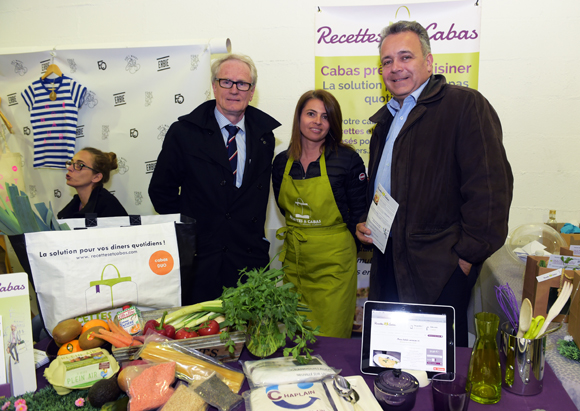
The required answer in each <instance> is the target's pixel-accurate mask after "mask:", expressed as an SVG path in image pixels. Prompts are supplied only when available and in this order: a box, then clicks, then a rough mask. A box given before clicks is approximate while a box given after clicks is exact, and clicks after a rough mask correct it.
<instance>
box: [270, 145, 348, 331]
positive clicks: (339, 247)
mask: <svg viewBox="0 0 580 411" xmlns="http://www.w3.org/2000/svg"><path fill="white" fill-rule="evenodd" d="M293 162H294V160H293V159H292V158H289V159H288V162H287V163H286V169H285V170H284V176H283V178H282V184H281V186H280V194H279V196H278V204H279V205H280V207H281V208H282V209H284V214H285V216H286V227H282V228H280V229H279V230H278V231H277V233H276V237H277V238H278V239H279V240H282V239H284V251H282V254H281V255H280V261H282V263H283V265H285V266H287V267H286V268H285V269H284V271H285V277H284V281H285V282H288V281H291V282H292V283H293V284H294V285H295V286H296V290H297V292H298V293H300V294H301V295H302V298H301V301H302V302H304V303H306V304H308V306H309V307H310V309H312V312H311V313H306V314H307V317H308V318H309V319H310V320H312V322H311V324H312V326H313V327H316V326H317V325H320V334H321V335H324V336H329V337H341V338H349V337H350V334H351V331H352V325H353V321H354V314H355V304H356V281H357V278H356V275H357V268H356V246H355V243H354V239H353V237H352V234H351V233H350V231H349V230H348V228H347V227H346V224H345V223H344V221H343V220H342V215H341V214H340V210H339V209H338V206H337V205H336V201H335V200H334V194H333V193H332V188H331V186H330V181H329V179H328V175H327V173H326V160H325V158H324V152H323V153H322V155H321V156H320V177H314V178H309V179H303V180H294V179H292V177H290V175H289V173H290V169H291V168H292V163H293Z"/></svg>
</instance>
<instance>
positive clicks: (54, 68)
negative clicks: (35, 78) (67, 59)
mask: <svg viewBox="0 0 580 411" xmlns="http://www.w3.org/2000/svg"><path fill="white" fill-rule="evenodd" d="M50 56H51V62H50V66H48V67H47V68H46V72H45V73H44V74H43V75H42V77H41V79H42V80H44V79H45V78H47V77H48V76H50V75H51V74H56V75H57V76H59V77H62V71H61V70H60V68H59V67H58V66H57V65H56V64H54V56H56V53H55V49H53V51H51V52H50Z"/></svg>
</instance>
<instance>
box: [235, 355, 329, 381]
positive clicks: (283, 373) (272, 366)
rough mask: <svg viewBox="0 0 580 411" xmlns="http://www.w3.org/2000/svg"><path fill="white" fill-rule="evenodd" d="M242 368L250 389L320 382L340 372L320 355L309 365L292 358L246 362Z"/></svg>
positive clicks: (313, 357)
mask: <svg viewBox="0 0 580 411" xmlns="http://www.w3.org/2000/svg"><path fill="white" fill-rule="evenodd" d="M242 367H243V370H244V373H245V374H246V377H247V378H248V382H249V384H250V388H256V387H264V386H267V385H277V384H298V383H301V382H309V381H318V380H323V379H325V378H327V377H331V378H332V377H334V375H336V374H338V373H339V372H340V370H336V369H334V368H331V367H329V366H328V365H326V362H324V360H323V359H322V357H321V356H319V355H313V356H312V359H311V360H310V361H308V363H307V364H300V363H299V362H298V361H296V360H295V359H294V358H292V357H279V358H267V359H263V360H257V361H245V362H244V363H243V365H242Z"/></svg>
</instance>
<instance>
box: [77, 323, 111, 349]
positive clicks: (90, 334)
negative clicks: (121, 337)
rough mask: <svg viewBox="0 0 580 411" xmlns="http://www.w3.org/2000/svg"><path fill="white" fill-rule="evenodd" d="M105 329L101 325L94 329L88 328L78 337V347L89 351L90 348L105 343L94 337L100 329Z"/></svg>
mask: <svg viewBox="0 0 580 411" xmlns="http://www.w3.org/2000/svg"><path fill="white" fill-rule="evenodd" d="M102 328H105V327H103V326H102V325H97V326H96V327H92V328H89V329H88V330H86V331H85V332H84V333H82V334H81V336H80V337H79V345H80V347H81V349H83V350H90V349H91V348H97V347H100V346H102V345H103V344H104V343H105V340H103V339H101V338H99V337H97V336H95V333H97V332H98V331H99V330H100V329H102Z"/></svg>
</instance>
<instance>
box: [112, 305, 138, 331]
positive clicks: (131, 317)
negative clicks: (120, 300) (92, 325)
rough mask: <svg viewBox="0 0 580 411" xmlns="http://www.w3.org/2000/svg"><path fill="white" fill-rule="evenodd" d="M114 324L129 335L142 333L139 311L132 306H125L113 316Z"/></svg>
mask: <svg viewBox="0 0 580 411" xmlns="http://www.w3.org/2000/svg"><path fill="white" fill-rule="evenodd" d="M115 324H117V325H119V326H120V327H121V328H123V329H124V330H125V331H127V332H128V333H129V334H131V335H138V334H141V333H143V327H144V325H145V323H144V321H143V317H142V315H141V311H139V309H138V308H137V307H135V306H134V305H125V306H123V310H122V311H120V312H119V313H117V315H116V316H115Z"/></svg>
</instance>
